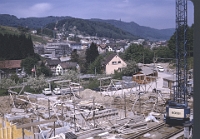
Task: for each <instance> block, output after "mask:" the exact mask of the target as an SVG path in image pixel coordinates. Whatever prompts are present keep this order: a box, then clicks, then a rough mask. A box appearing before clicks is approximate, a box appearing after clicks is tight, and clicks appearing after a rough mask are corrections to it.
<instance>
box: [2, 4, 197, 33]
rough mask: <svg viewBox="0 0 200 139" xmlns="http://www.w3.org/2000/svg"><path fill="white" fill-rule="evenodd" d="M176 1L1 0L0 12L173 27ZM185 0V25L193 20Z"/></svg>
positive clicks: (26, 15) (158, 27) (159, 27)
mask: <svg viewBox="0 0 200 139" xmlns="http://www.w3.org/2000/svg"><path fill="white" fill-rule="evenodd" d="M175 1H176V0H0V14H11V15H15V16H17V17H18V18H22V17H45V16H72V17H76V18H83V19H90V18H100V19H116V20H120V19H121V20H122V21H125V22H131V21H133V22H136V23H137V24H139V25H141V26H149V27H152V28H157V29H164V28H175ZM193 10H194V9H193V4H192V2H190V1H188V24H189V25H191V24H192V23H193V22H194V12H193Z"/></svg>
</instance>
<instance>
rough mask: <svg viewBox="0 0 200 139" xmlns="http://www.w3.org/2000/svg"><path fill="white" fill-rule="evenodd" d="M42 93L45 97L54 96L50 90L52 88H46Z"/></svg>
mask: <svg viewBox="0 0 200 139" xmlns="http://www.w3.org/2000/svg"><path fill="white" fill-rule="evenodd" d="M42 93H43V94H44V95H52V91H51V90H50V88H44V90H42Z"/></svg>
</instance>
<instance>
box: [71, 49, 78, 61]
mask: <svg viewBox="0 0 200 139" xmlns="http://www.w3.org/2000/svg"><path fill="white" fill-rule="evenodd" d="M71 61H72V62H77V63H78V62H79V55H78V54H77V50H76V49H74V50H73V51H72V53H71Z"/></svg>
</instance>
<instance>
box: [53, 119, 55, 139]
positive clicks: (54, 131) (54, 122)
mask: <svg viewBox="0 0 200 139" xmlns="http://www.w3.org/2000/svg"><path fill="white" fill-rule="evenodd" d="M53 130H54V131H53V133H54V137H55V136H56V122H55V121H54V122H53Z"/></svg>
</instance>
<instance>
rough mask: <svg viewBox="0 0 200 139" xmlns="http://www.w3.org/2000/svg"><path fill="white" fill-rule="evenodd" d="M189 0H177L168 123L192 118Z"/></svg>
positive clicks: (167, 110) (179, 122) (173, 123)
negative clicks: (188, 47)
mask: <svg viewBox="0 0 200 139" xmlns="http://www.w3.org/2000/svg"><path fill="white" fill-rule="evenodd" d="M186 33H187V0H176V84H175V86H174V95H173V99H172V100H170V101H168V104H167V106H166V123H167V124H170V125H183V124H184V123H185V122H186V121H189V120H190V108H189V107H188V103H187V34H186Z"/></svg>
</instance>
